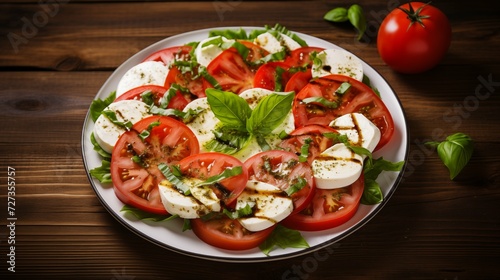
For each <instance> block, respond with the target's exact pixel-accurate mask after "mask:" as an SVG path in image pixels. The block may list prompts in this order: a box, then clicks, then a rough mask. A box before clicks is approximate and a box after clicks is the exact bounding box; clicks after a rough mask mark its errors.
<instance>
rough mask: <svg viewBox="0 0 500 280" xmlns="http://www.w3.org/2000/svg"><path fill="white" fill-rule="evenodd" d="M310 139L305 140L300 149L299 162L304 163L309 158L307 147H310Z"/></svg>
mask: <svg viewBox="0 0 500 280" xmlns="http://www.w3.org/2000/svg"><path fill="white" fill-rule="evenodd" d="M311 142H312V139H311V138H307V139H305V140H304V145H302V147H300V156H299V162H306V161H307V157H309V147H310V146H311Z"/></svg>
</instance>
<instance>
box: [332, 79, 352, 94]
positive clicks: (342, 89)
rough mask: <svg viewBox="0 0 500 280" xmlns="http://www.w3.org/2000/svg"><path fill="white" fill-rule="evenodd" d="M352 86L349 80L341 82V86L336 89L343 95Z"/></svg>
mask: <svg viewBox="0 0 500 280" xmlns="http://www.w3.org/2000/svg"><path fill="white" fill-rule="evenodd" d="M350 88H351V84H350V83H348V82H343V83H342V84H340V86H339V88H337V90H336V91H335V93H336V94H340V95H343V94H345V93H346V92H347V91H348V90H349V89H350Z"/></svg>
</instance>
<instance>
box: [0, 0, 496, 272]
mask: <svg viewBox="0 0 500 280" xmlns="http://www.w3.org/2000/svg"><path fill="white" fill-rule="evenodd" d="M395 2H398V1H389V2H388V3H387V2H386V1H381V0H377V1H369V0H360V1H357V3H359V4H360V5H361V6H362V7H363V8H364V10H365V14H366V16H367V18H368V32H367V34H366V37H365V40H364V41H363V42H358V41H357V40H356V39H355V36H356V32H355V30H353V28H352V27H351V26H349V25H348V24H332V23H329V22H327V21H324V20H323V15H324V14H325V12H326V11H328V10H330V9H332V8H334V7H336V6H349V5H350V4H352V3H351V2H349V1H340V2H336V3H335V2H334V1H287V2H285V1H274V2H253V1H207V2H134V1H106V3H100V2H98V1H92V0H88V1H68V0H58V1H56V0H49V1H34V0H10V1H8V3H4V2H3V3H2V4H0V10H1V12H0V22H1V25H0V31H1V32H0V33H1V37H0V38H1V39H0V77H1V78H0V96H1V99H0V119H1V129H0V131H1V136H0V137H1V138H0V139H1V140H0V166H1V168H0V170H1V172H0V178H1V183H0V185H1V188H0V200H1V202H0V204H1V205H2V207H1V210H0V220H1V223H2V229H1V230H0V240H1V241H0V260H1V261H0V267H1V270H0V275H2V276H1V278H2V279H6V278H5V277H6V276H7V279H11V278H14V277H15V276H17V277H20V278H24V279H28V278H27V277H30V278H38V279H87V278H88V279H207V278H214V279H336V278H339V277H340V278H342V279H360V278H368V279H373V278H382V279H408V278H418V279H486V278H498V277H500V272H499V270H498V263H499V261H500V203H499V202H498V201H499V200H500V189H499V187H500V183H499V180H500V179H499V174H500V140H499V139H500V122H499V117H498V114H499V109H500V98H499V96H498V92H499V91H500V56H499V54H498V50H499V49H500V36H499V33H498V32H499V30H500V20H499V17H498V12H499V11H500V10H499V6H498V4H492V3H487V2H486V1H476V2H474V4H469V3H468V4H466V5H460V4H456V3H451V2H450V3H446V2H442V1H441V2H439V3H435V5H437V6H438V7H439V8H440V9H442V10H443V11H444V12H445V13H446V14H447V15H448V16H449V19H450V21H451V24H452V26H453V42H452V45H451V47H450V49H449V52H448V54H447V56H446V57H445V59H444V60H443V61H442V63H441V64H440V65H439V66H438V67H436V68H435V69H433V70H431V71H429V72H426V73H423V74H418V75H402V74H398V73H395V72H394V71H392V70H391V69H390V68H389V67H388V66H386V65H385V64H384V63H383V62H382V60H381V59H380V57H379V55H378V53H377V48H376V35H375V34H376V30H377V28H378V26H379V25H380V22H381V19H382V18H383V16H384V15H385V14H386V13H387V11H388V10H390V9H392V8H393V6H394V5H393V4H394V3H395ZM401 2H403V1H401ZM391 3H392V4H391ZM495 5H496V6H495ZM276 22H279V23H281V24H282V25H284V26H286V27H288V28H289V29H291V30H294V31H298V32H303V33H307V34H310V35H312V36H316V37H319V38H322V39H325V40H327V41H330V42H332V43H334V44H337V45H339V46H341V47H343V48H345V49H347V50H349V51H351V52H353V53H355V54H356V55H358V56H359V57H361V58H362V59H364V60H365V61H366V62H367V63H369V64H371V65H372V66H373V67H374V68H375V69H376V70H377V71H379V72H380V73H381V75H382V76H383V77H384V78H385V79H387V81H388V82H389V83H390V85H391V86H392V87H393V89H394V90H395V92H396V93H397V95H398V97H399V98H400V100H401V102H402V105H403V107H404V109H405V111H406V117H407V122H408V125H409V128H410V135H411V137H410V143H411V147H410V148H411V150H410V154H409V158H408V166H407V170H406V175H405V180H404V181H403V182H402V183H401V184H400V185H399V187H398V189H397V191H396V193H395V194H394V196H393V197H392V198H391V199H390V201H389V202H388V203H387V205H386V206H385V207H384V208H383V209H382V211H381V212H380V213H379V214H378V215H376V216H375V218H373V219H372V220H371V221H369V222H368V223H367V224H366V225H365V226H363V227H362V228H361V229H359V230H358V231H356V232H355V233H353V234H351V235H350V236H348V237H346V238H345V239H342V240H341V241H340V242H339V243H337V244H336V245H335V246H333V247H330V248H326V249H322V250H320V251H319V252H318V254H320V255H321V256H326V258H321V259H318V258H315V255H314V254H309V255H306V256H300V257H295V258H291V259H287V260H281V261H275V262H270V263H265V264H256V263H253V264H234V263H221V262H215V261H207V260H201V259H197V258H192V257H189V256H185V255H181V254H178V253H175V252H172V251H169V250H166V249H163V248H160V247H158V246H156V245H154V244H152V243H150V242H148V241H146V240H144V239H142V238H140V237H138V236H136V235H135V234H134V233H132V232H130V231H129V230H127V229H126V228H125V227H123V226H122V225H121V224H120V223H119V222H117V221H116V220H115V219H114V218H113V217H112V216H111V215H110V214H109V213H108V212H107V211H106V210H105V208H104V207H103V206H102V205H101V204H100V202H99V200H98V199H97V197H96V195H95V193H94V190H93V189H92V187H91V185H90V183H89V181H88V179H87V174H86V171H85V169H84V166H83V162H82V156H81V133H82V125H83V120H84V118H85V115H86V113H87V110H88V108H89V105H90V103H91V101H92V100H93V98H94V97H95V95H96V93H97V91H98V90H99V88H100V87H101V85H102V84H103V83H104V82H105V81H106V79H107V78H108V77H109V76H110V74H111V73H112V72H113V70H114V69H115V68H116V67H117V66H119V65H120V64H121V63H123V62H124V61H125V60H126V59H127V58H129V57H130V56H132V55H133V54H135V53H136V52H138V51H139V50H141V49H143V48H145V47H147V46H148V45H150V44H152V43H155V42H157V41H159V40H161V39H164V38H166V37H169V36H172V35H175V34H179V33H183V32H188V31H191V30H196V29H202V28H208V27H218V26H264V25H266V24H267V25H274V24H275V23H276ZM9 34H10V35H9ZM13 34H15V35H13ZM16 36H17V37H16ZM455 132H464V133H467V134H469V135H470V136H471V137H472V138H473V139H474V141H475V151H474V154H473V156H472V159H471V161H470V163H469V164H468V165H467V167H466V168H465V169H464V170H463V172H462V173H461V174H460V175H459V176H458V177H457V178H456V179H455V180H453V181H452V180H450V178H449V175H448V172H447V170H446V168H445V167H444V165H443V164H442V162H441V161H440V160H439V158H438V157H437V155H436V153H434V152H430V151H429V150H428V149H427V148H426V147H425V146H423V144H422V143H423V142H425V141H427V140H442V137H443V136H444V135H448V134H452V133H455ZM438 138H440V139H438ZM14 170H15V176H14V179H15V217H16V218H17V220H16V221H15V229H13V228H10V227H8V226H7V227H6V226H5V223H6V224H7V225H10V222H11V221H9V220H8V219H7V217H8V216H7V201H8V195H7V181H9V182H13V181H12V178H11V179H9V180H8V178H7V177H8V175H9V174H8V172H9V171H14ZM11 175H13V174H11ZM9 196H10V195H9ZM9 240H11V241H12V240H15V271H16V272H15V273H12V272H10V271H8V267H10V264H9V263H8V261H9V259H10V258H11V257H10V256H8V255H9V254H11V251H10V246H11V245H12V244H9Z"/></svg>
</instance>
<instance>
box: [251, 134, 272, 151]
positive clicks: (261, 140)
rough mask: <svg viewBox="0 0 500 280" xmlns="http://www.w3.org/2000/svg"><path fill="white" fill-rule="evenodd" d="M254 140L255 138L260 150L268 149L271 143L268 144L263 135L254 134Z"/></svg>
mask: <svg viewBox="0 0 500 280" xmlns="http://www.w3.org/2000/svg"><path fill="white" fill-rule="evenodd" d="M255 140H257V144H258V145H259V147H260V149H261V150H262V151H269V150H271V149H272V148H271V145H269V143H267V141H266V138H264V136H263V135H260V134H258V135H255Z"/></svg>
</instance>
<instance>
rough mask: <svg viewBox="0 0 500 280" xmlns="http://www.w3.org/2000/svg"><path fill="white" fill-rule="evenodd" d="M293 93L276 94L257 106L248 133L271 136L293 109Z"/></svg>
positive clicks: (248, 124) (249, 122)
mask: <svg viewBox="0 0 500 280" xmlns="http://www.w3.org/2000/svg"><path fill="white" fill-rule="evenodd" d="M293 98H294V93H293V92H287V93H278V92H274V93H272V94H270V95H268V96H266V97H264V98H262V100H261V101H260V102H259V104H257V106H256V107H255V109H254V110H253V111H252V113H251V115H250V118H249V119H248V121H247V123H246V128H247V131H248V132H250V133H252V134H254V135H269V134H270V133H271V132H272V131H273V130H274V129H275V128H276V127H277V126H279V125H280V124H281V123H282V122H283V120H285V118H286V116H287V115H288V113H289V112H290V109H291V108H292V102H293Z"/></svg>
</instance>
